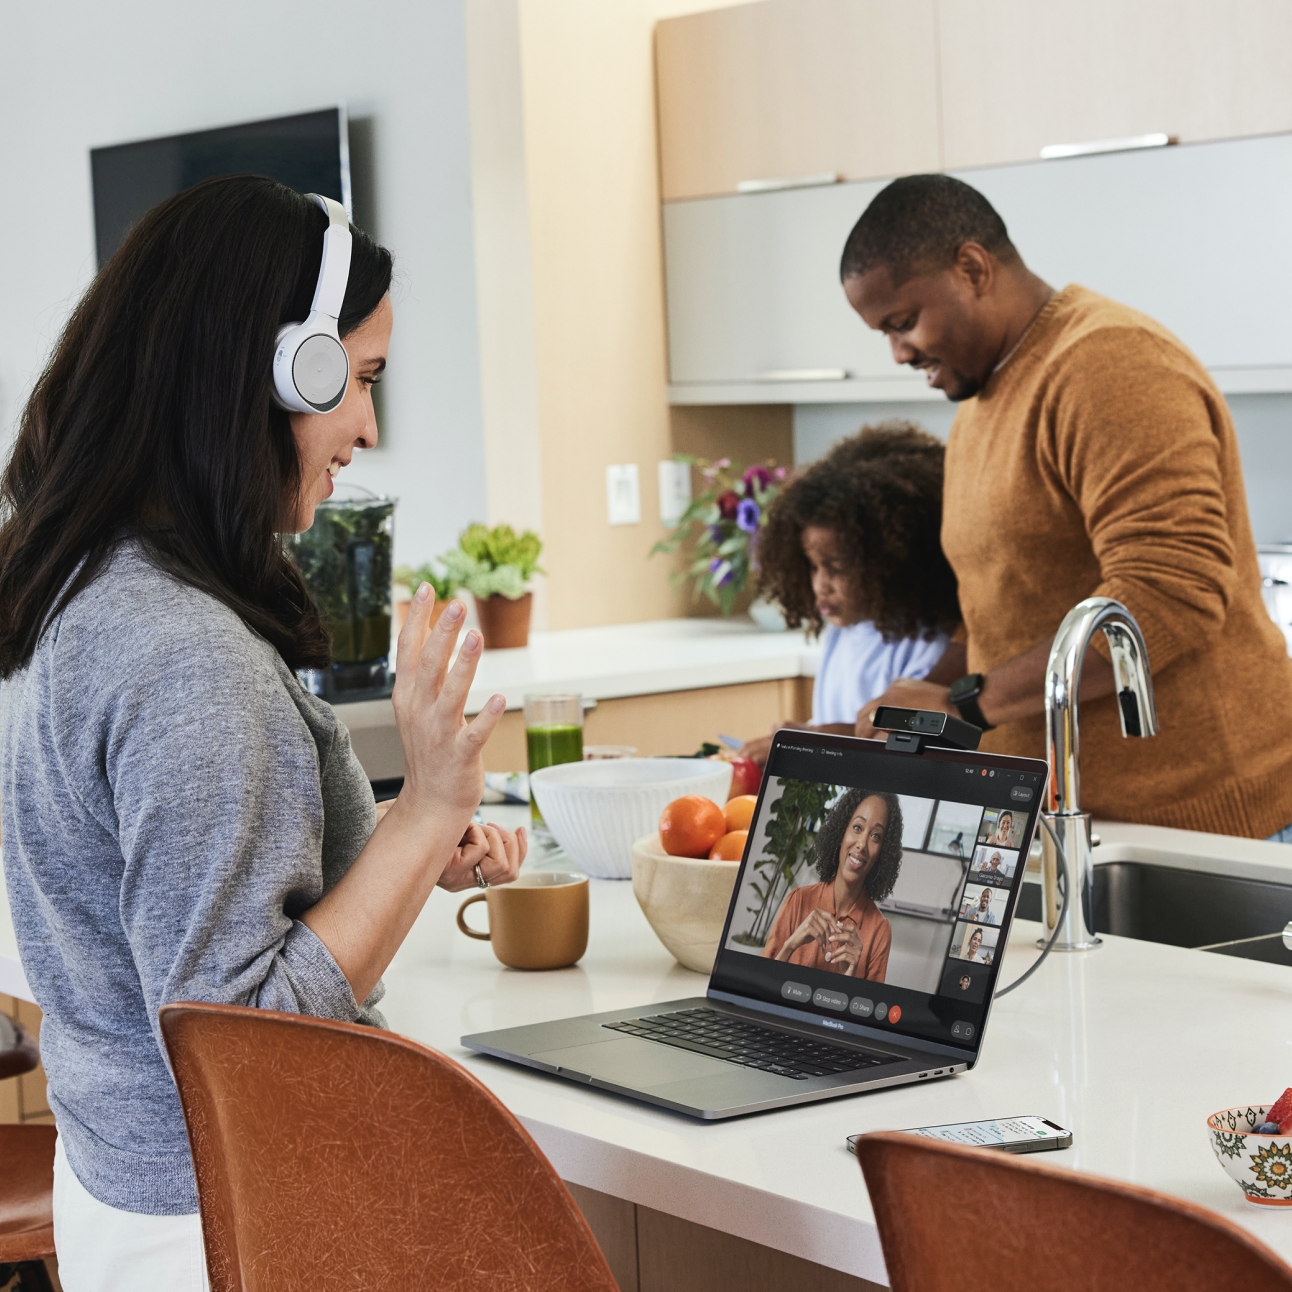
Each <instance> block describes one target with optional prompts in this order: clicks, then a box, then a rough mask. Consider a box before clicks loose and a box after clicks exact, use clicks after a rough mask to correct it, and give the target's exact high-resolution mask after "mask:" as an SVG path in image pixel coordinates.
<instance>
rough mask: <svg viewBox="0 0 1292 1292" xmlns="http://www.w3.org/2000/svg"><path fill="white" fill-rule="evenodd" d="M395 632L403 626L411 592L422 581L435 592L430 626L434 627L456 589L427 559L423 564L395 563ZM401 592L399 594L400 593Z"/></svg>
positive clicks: (446, 576)
mask: <svg viewBox="0 0 1292 1292" xmlns="http://www.w3.org/2000/svg"><path fill="white" fill-rule="evenodd" d="M394 578H395V632H396V633H399V632H400V630H401V629H402V628H403V627H404V620H405V619H407V618H408V607H409V604H410V602H411V601H412V599H413V593H414V592H416V591H417V589H418V588H420V587H421V586H422V584H423V583H429V584H430V585H431V591H432V592H433V593H435V606H434V608H433V609H432V611H431V627H432V628H434V627H435V624H436V622H437V620H438V619H439V617H440V615H441V614H443V613H444V607H445V606H447V605H448V604H449V598H450V597H451V596H452V595H453V594H454V592H456V591H457V584H456V583H454V582H453V580H452V579H451V578H450V577H449V576H448V575H447V574H445V573H442V572H441V571H440V570H437V569H436V568H435V566H434V565H433V564H432V563H431V562H430V561H427V562H426V564H425V565H418V566H412V565H397V566H395V575H394ZM401 591H402V592H403V595H402V596H401V595H400V593H401Z"/></svg>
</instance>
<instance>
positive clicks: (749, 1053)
mask: <svg viewBox="0 0 1292 1292" xmlns="http://www.w3.org/2000/svg"><path fill="white" fill-rule="evenodd" d="M601 1026H602V1027H608V1028H610V1030H611V1031H612V1032H624V1033H626V1034H627V1035H628V1036H641V1037H644V1038H645V1039H646V1040H648V1041H660V1042H662V1043H663V1044H665V1045H674V1046H676V1047H677V1048H678V1049H679V1050H690V1051H691V1052H692V1053H694V1054H707V1055H709V1057H710V1058H714V1059H725V1060H726V1061H727V1062H728V1063H738V1064H740V1065H741V1066H742V1067H746V1068H759V1069H761V1070H762V1071H763V1072H771V1073H774V1074H775V1075H776V1076H778V1077H793V1078H794V1079H795V1080H796V1081H806V1080H807V1079H808V1078H809V1077H827V1076H833V1075H834V1074H835V1073H838V1072H855V1071H857V1070H859V1069H865V1068H877V1067H880V1066H882V1065H883V1064H885V1063H896V1062H898V1056H896V1055H893V1054H880V1053H877V1052H875V1051H872V1050H854V1049H849V1048H848V1047H846V1046H842V1045H823V1044H822V1043H821V1042H820V1041H811V1040H808V1038H807V1037H803V1036H798V1035H796V1034H794V1033H792V1032H779V1031H776V1030H775V1029H773V1028H770V1027H760V1026H759V1025H758V1024H757V1023H749V1022H745V1021H744V1020H743V1019H739V1018H733V1017H732V1016H731V1015H730V1014H722V1013H719V1011H718V1010H716V1009H680V1010H677V1011H676V1012H675V1013H672V1014H652V1015H650V1016H649V1017H648V1018H630V1019H627V1020H626V1021H625V1022H622V1023H602V1025H601Z"/></svg>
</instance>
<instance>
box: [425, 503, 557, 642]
mask: <svg viewBox="0 0 1292 1292" xmlns="http://www.w3.org/2000/svg"><path fill="white" fill-rule="evenodd" d="M542 550H543V544H542V542H541V541H540V539H539V537H538V535H537V534H535V533H534V532H533V530H529V529H527V530H525V532H524V533H523V534H517V533H516V531H515V530H514V529H512V527H511V526H510V525H495V526H494V527H493V528H492V529H490V528H489V527H488V526H487V525H468V526H467V528H466V529H464V530H463V531H462V535H461V537H460V538H459V539H458V545H457V547H455V548H454V549H453V550H452V551H451V552H446V553H445V554H444V556H443V557H442V558H441V561H442V563H443V565H444V569H445V571H446V572H447V575H448V577H449V578H450V579H452V580H453V582H454V584H455V585H456V586H457V587H461V588H465V589H466V590H467V591H468V592H469V593H471V595H472V596H473V597H475V601H476V614H477V616H478V617H479V620H480V633H481V635H482V636H483V637H484V644H485V647H486V649H489V650H506V649H508V648H510V647H515V646H525V645H527V644H528V642H529V613H530V606H531V603H532V600H533V594H532V593H531V592H530V590H529V580H530V579H531V578H532V577H533V576H534V575H535V574H542V573H543V571H542V570H541V569H540V568H539V565H538V558H539V554H540V553H541V552H542Z"/></svg>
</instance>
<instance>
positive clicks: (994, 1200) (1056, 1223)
mask: <svg viewBox="0 0 1292 1292" xmlns="http://www.w3.org/2000/svg"><path fill="white" fill-rule="evenodd" d="M857 1157H858V1159H859V1160H860V1162H861V1170H862V1174H863V1175H864V1176H865V1177H866V1188H867V1189H869V1191H870V1201H871V1203H872V1205H873V1207H874V1210H875V1220H876V1223H877V1224H878V1226H879V1238H880V1242H881V1243H882V1244H883V1247H884V1261H885V1263H886V1264H887V1266H888V1278H889V1281H890V1283H891V1285H892V1289H893V1292H916V1289H918V1292H977V1290H978V1289H980V1288H981V1289H990V1292H1049V1290H1050V1289H1055V1290H1056V1292H1057V1290H1058V1289H1072V1290H1074V1292H1075V1290H1076V1289H1080V1290H1081V1292H1103V1290H1104V1289H1108V1290H1109V1292H1112V1290H1113V1289H1116V1290H1117V1292H1122V1289H1127V1288H1134V1289H1135V1292H1159V1290H1160V1292H1168V1289H1169V1292H1190V1290H1191V1289H1199V1290H1201V1289H1206V1292H1253V1290H1254V1289H1256V1288H1260V1289H1262V1292H1266V1290H1267V1289H1268V1290H1269V1292H1278V1290H1279V1289H1283V1292H1289V1290H1292V1268H1289V1267H1288V1266H1287V1265H1285V1264H1284V1263H1283V1262H1282V1261H1281V1260H1280V1259H1279V1258H1278V1257H1277V1256H1276V1255H1275V1254H1274V1253H1273V1252H1272V1251H1270V1250H1269V1248H1268V1247H1266V1246H1265V1245H1264V1244H1262V1243H1260V1242H1258V1241H1257V1240H1256V1239H1255V1238H1253V1237H1252V1236H1251V1235H1250V1234H1248V1233H1247V1232H1246V1231H1245V1230H1243V1229H1240V1228H1239V1227H1238V1226H1237V1225H1235V1224H1233V1223H1232V1222H1231V1221H1228V1220H1226V1219H1225V1218H1224V1217H1223V1216H1218V1215H1216V1213H1215V1212H1212V1211H1208V1210H1207V1209H1206V1208H1204V1207H1198V1206H1195V1205H1194V1204H1193V1203H1191V1202H1184V1201H1182V1200H1181V1199H1179V1198H1171V1197H1168V1196H1167V1195H1166V1194H1162V1193H1156V1192H1154V1191H1153V1190H1151V1189H1141V1188H1137V1187H1136V1186H1134V1185H1129V1184H1120V1183H1118V1182H1116V1181H1114V1180H1102V1179H1099V1178H1097V1177H1094V1176H1089V1175H1084V1174H1083V1175H1078V1174H1076V1173H1075V1172H1073V1171H1071V1170H1065V1169H1064V1168H1062V1167H1055V1166H1045V1165H1042V1164H1041V1163H1039V1162H1035V1161H1028V1160H1026V1159H1019V1158H1016V1157H1012V1156H1010V1155H1009V1154H1007V1153H1002V1152H999V1151H994V1150H992V1149H982V1148H962V1147H960V1146H959V1145H955V1144H941V1143H938V1142H937V1141H935V1140H928V1139H922V1138H920V1137H919V1136H915V1135H905V1134H900V1133H897V1132H883V1133H877V1134H873V1135H863V1136H862V1137H861V1139H860V1140H858V1141H857Z"/></svg>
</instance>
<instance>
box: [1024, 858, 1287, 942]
mask: <svg viewBox="0 0 1292 1292" xmlns="http://www.w3.org/2000/svg"><path fill="white" fill-rule="evenodd" d="M1094 872H1095V875H1094V880H1095V912H1094V913H1095V920H1094V927H1095V931H1096V932H1097V933H1114V934H1117V935H1118V936H1119V937H1123V938H1140V939H1142V940H1143V941H1145V942H1165V943H1166V944H1167V945H1169V946H1173V947H1193V948H1195V949H1197V950H1200V951H1214V952H1216V953H1217V954H1218V955H1225V956H1241V957H1242V958H1244V959H1246V960H1266V961H1268V962H1270V963H1271V964H1280V965H1292V951H1288V950H1287V948H1286V947H1284V945H1283V926H1284V925H1285V924H1287V923H1288V921H1289V920H1292V884H1272V883H1267V882H1264V881H1262V880H1256V879H1238V878H1235V877H1234V876H1232V875H1212V874H1207V873H1205V872H1203V871H1197V870H1178V869H1176V868H1175V867H1173V866H1157V865H1153V864H1151V863H1148V862H1142V861H1110V862H1105V863H1103V864H1102V865H1096V866H1095V868H1094ZM1018 915H1019V918H1020V919H1024V920H1029V919H1030V920H1039V919H1040V918H1041V887H1040V885H1039V884H1031V883H1029V884H1025V885H1024V886H1023V891H1022V893H1021V894H1020V895H1019V902H1018Z"/></svg>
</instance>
